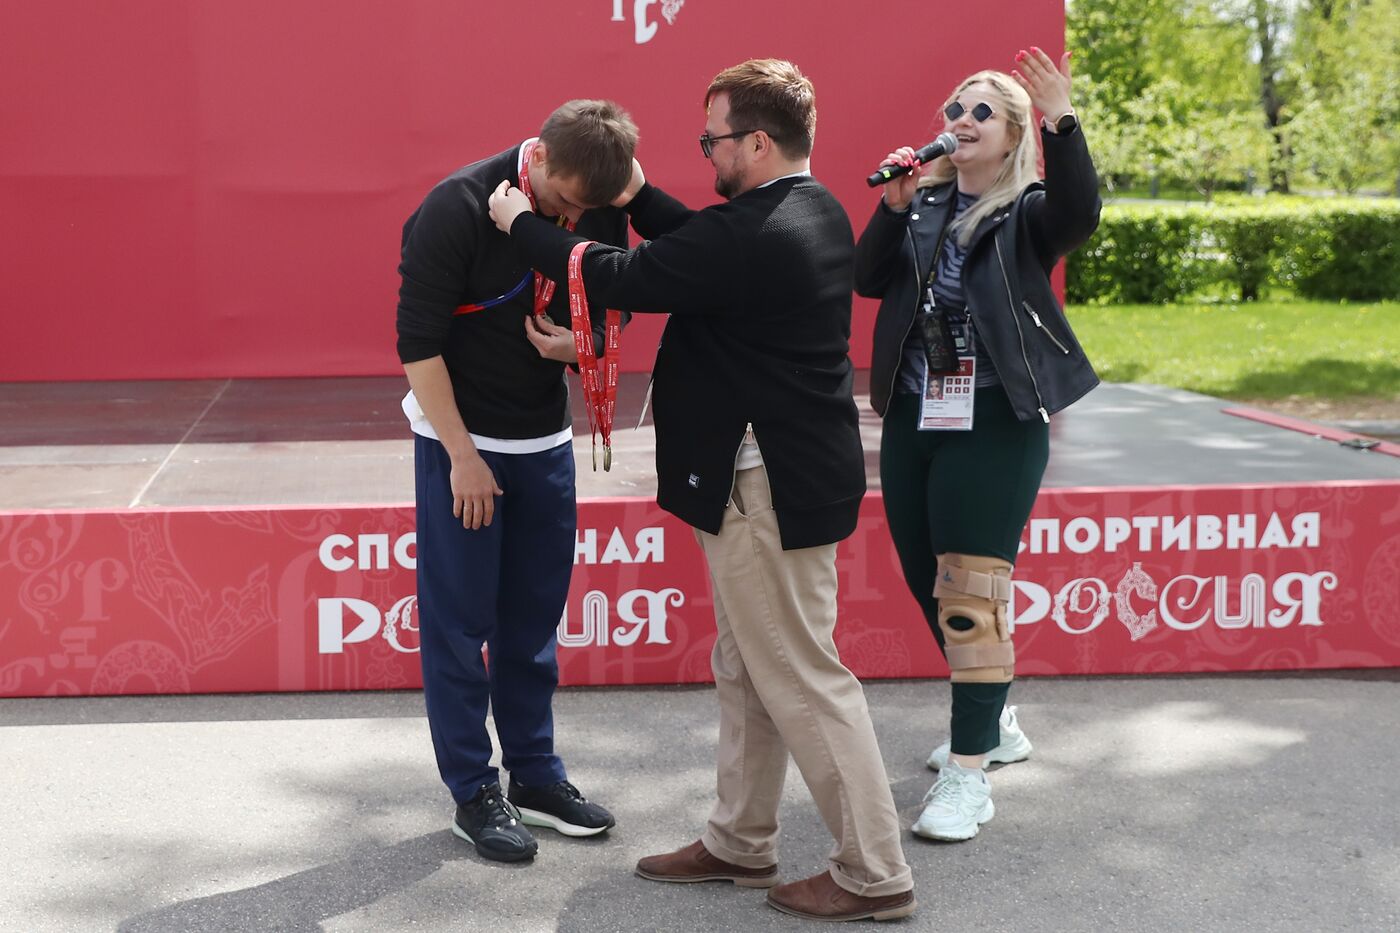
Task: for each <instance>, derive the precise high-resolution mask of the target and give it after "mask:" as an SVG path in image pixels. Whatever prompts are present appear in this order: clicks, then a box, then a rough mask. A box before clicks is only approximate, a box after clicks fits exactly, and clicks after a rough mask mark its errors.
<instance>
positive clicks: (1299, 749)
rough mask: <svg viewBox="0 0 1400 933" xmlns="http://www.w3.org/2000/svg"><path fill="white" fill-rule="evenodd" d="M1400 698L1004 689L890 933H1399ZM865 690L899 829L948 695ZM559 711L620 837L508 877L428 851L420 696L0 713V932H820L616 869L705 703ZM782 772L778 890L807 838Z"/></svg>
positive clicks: (637, 692) (697, 785)
mask: <svg viewBox="0 0 1400 933" xmlns="http://www.w3.org/2000/svg"><path fill="white" fill-rule="evenodd" d="M929 647H930V650H932V646H931V645H930V646H929ZM1397 679H1400V672H1395V671H1389V672H1386V671H1380V672H1370V673H1359V674H1352V675H1345V674H1311V675H1294V676H1279V675H1272V676H1265V675H1235V676H1230V677H1209V676H1200V677H1188V678H1179V677H1151V678H1141V679H1117V678H1099V679H1078V678H1064V679H1053V680H1043V679H1042V680H1023V681H1021V682H1019V683H1018V684H1017V686H1016V688H1015V690H1014V691H1013V695H1012V696H1013V700H1015V701H1016V702H1018V703H1019V704H1020V718H1021V720H1022V722H1023V724H1024V726H1025V728H1026V731H1027V734H1028V735H1029V736H1030V737H1031V739H1032V740H1033V741H1034V743H1035V752H1034V754H1033V756H1032V758H1031V759H1030V760H1029V761H1027V762H1023V763H1020V764H1016V765H1010V766H1006V767H1003V768H1000V769H997V770H994V771H993V772H992V773H991V779H992V783H993V787H994V799H995V801H996V806H997V815H996V817H995V819H993V820H992V821H991V822H990V823H988V824H987V825H986V827H985V828H984V829H983V830H982V833H981V834H980V835H979V836H978V837H977V838H976V839H974V840H973V841H971V842H967V843H961V844H954V845H945V844H935V843H929V842H925V841H923V840H919V839H916V838H914V837H913V836H912V835H910V834H909V833H908V832H907V830H906V832H905V834H904V845H905V854H906V857H907V858H908V860H909V862H910V864H911V866H912V867H913V871H914V879H915V884H916V893H917V897H918V900H919V903H920V909H919V911H918V913H916V914H915V915H914V916H913V917H911V918H909V919H908V920H906V921H901V922H898V923H895V924H891V925H890V928H891V929H894V930H928V931H935V930H937V931H946V930H973V929H981V930H1026V931H1046V930H1054V931H1060V930H1074V931H1079V930H1083V931H1099V930H1132V931H1159V930H1161V931H1177V930H1190V931H1196V930H1228V931H1232V933H1234V931H1246V933H1248V931H1272V930H1288V931H1298V930H1308V931H1310V930H1395V929H1400V807H1397V806H1396V797H1395V775H1396V773H1397V772H1400V728H1397V727H1400V702H1397V689H1398V688H1400V684H1397ZM866 691H867V695H868V697H869V699H870V703H871V707H872V711H873V716H874V719H875V723H876V728H877V731H878V732H879V736H880V743H881V747H882V750H883V753H884V758H885V762H886V766H887V768H888V770H889V777H890V783H891V787H892V789H893V792H894V797H895V802H896V804H897V806H898V807H899V810H900V814H901V820H902V821H903V822H904V823H905V824H906V826H907V825H908V823H910V822H912V820H913V819H914V818H915V816H916V815H917V812H918V808H919V801H920V797H921V796H922V795H923V793H924V791H925V789H926V788H927V786H928V784H929V783H930V781H931V778H932V775H931V773H930V772H928V771H926V770H925V769H924V766H923V759H924V756H925V755H926V754H927V752H928V749H929V746H930V745H931V744H933V743H934V742H936V741H938V740H939V738H940V736H941V734H942V732H943V727H944V724H946V722H947V714H948V707H947V697H948V691H947V686H946V684H945V683H943V682H935V681H930V682H912V681H906V682H889V681H886V682H877V683H871V684H869V685H867V687H866ZM555 708H556V714H557V720H558V733H559V747H560V750H561V752H562V753H563V754H564V755H565V757H566V760H567V762H568V763H569V766H570V772H571V777H572V778H573V779H574V780H575V781H576V782H577V783H578V784H579V785H580V786H582V787H583V788H584V790H585V792H587V793H588V794H590V795H591V796H592V797H594V798H596V799H598V800H600V801H602V802H605V803H606V804H607V805H609V806H610V807H611V808H612V809H613V810H614V811H615V812H616V814H617V816H618V827H617V829H616V830H614V831H613V832H612V833H611V834H610V835H609V836H608V837H606V838H599V839H592V840H569V839H565V838H563V837H561V836H558V835H555V834H553V833H551V832H548V831H545V830H541V848H540V855H539V857H538V858H537V859H536V861H535V862H534V864H530V865H516V866H506V865H501V864H498V863H490V862H485V861H482V860H481V859H479V858H478V857H477V856H476V855H475V853H474V852H472V851H471V850H470V848H469V847H468V846H467V845H466V844H465V843H463V842H461V841H460V840H457V839H456V838H455V837H453V836H452V835H451V834H450V832H449V831H448V830H447V821H448V819H449V818H450V814H451V808H450V804H449V801H448V798H447V794H446V792H445V791H444V789H443V788H442V786H441V784H440V783H439V782H438V779H437V774H436V770H435V767H434V764H433V759H432V752H431V746H430V743H429V739H428V731H427V727H426V725H425V723H424V720H423V716H422V697H421V696H420V695H419V694H417V693H397V694H328V695H282V696H223V697H167V698H120V699H38V700H5V701H0V749H3V752H4V761H5V765H6V766H5V767H4V768H3V769H0V797H2V798H3V800H4V806H3V807H0V838H3V839H4V840H5V842H4V845H3V846H0V876H3V878H4V881H3V882H0V930H3V931H7V933H11V931H12V933H46V931H55V933H72V931H88V930H93V931H97V930H114V929H115V930H121V931H127V933H136V931H142V933H157V931H159V933H193V931H216V930H217V931H315V930H327V931H347V933H348V931H367V933H368V931H373V933H384V931H408V930H421V931H463V930H468V931H478V930H491V931H510V933H515V931H537V930H564V931H624V930H625V931H632V930H668V931H688V930H725V931H728V930H736V931H739V930H742V931H763V930H773V931H783V930H797V929H814V928H817V929H819V928H825V925H818V924H811V923H804V922H802V921H798V920H796V919H794V918H791V917H788V916H786V915H782V914H779V913H777V912H776V911H773V910H771V909H770V908H768V907H766V906H765V905H764V904H763V893H762V892H759V891H752V890H740V889H736V888H734V887H733V886H731V885H724V884H706V885H662V884H657V883H655V882H648V881H643V880H641V879H639V878H636V877H634V876H633V875H632V866H633V864H634V863H635V862H636V860H637V858H639V857H640V856H642V855H645V854H649V853H651V852H654V851H658V850H662V849H666V848H670V847H675V846H679V845H683V844H685V843H688V842H690V841H691V840H692V839H694V838H695V836H696V835H697V833H698V832H699V830H700V827H701V825H702V823H703V820H704V818H705V816H706V814H707V812H708V806H709V801H710V797H711V794H712V792H713V771H712V768H713V763H712V757H713V754H714V745H715V739H716V709H715V702H714V697H713V693H712V691H711V690H710V688H706V687H677V688H664V689H657V688H630V689H613V688H609V689H601V688H599V689H571V690H564V691H561V693H560V695H559V696H558V698H557V702H556V706H555ZM788 778H789V779H788V787H787V793H786V794H785V797H784V800H783V805H782V807H783V808H782V821H783V835H782V851H781V861H782V865H781V871H782V874H783V877H784V878H786V879H790V880H791V879H797V878H801V877H805V876H806V875H808V874H811V873H814V872H816V871H819V870H821V869H822V867H823V866H824V864H825V863H824V859H825V856H826V851H827V849H828V847H829V845H830V837H829V836H828V835H827V833H826V831H825V829H824V828H823V827H822V825H821V823H820V821H819V820H818V818H817V815H816V812H815V810H814V809H813V807H812V806H811V802H810V797H809V796H808V794H807V791H806V789H805V787H803V786H802V784H801V782H800V780H799V779H798V777H797V774H796V770H795V769H790V772H789V776H788Z"/></svg>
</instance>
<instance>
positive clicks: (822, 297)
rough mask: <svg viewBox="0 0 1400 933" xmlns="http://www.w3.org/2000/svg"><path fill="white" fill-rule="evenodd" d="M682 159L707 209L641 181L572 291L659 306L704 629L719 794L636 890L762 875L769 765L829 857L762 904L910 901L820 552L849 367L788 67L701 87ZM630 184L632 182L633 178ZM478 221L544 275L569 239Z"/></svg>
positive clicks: (842, 436)
mask: <svg viewBox="0 0 1400 933" xmlns="http://www.w3.org/2000/svg"><path fill="white" fill-rule="evenodd" d="M705 102H706V105H707V110H708V118H707V120H706V122H705V134H704V135H703V136H701V137H700V148H701V151H702V152H703V153H704V155H705V156H706V157H707V158H709V160H710V162H711V164H712V165H713V166H714V169H715V189H716V191H718V192H719V194H721V195H722V196H723V197H725V198H726V199H727V201H726V202H725V203H723V204H719V205H716V206H714V207H710V208H706V209H705V210H702V211H691V210H689V209H687V208H686V207H685V206H684V205H682V204H680V203H679V202H677V201H675V200H674V199H672V198H670V197H669V196H667V195H666V194H664V193H663V192H662V191H661V190H659V189H658V188H655V187H653V186H651V185H641V186H640V190H639V191H638V193H637V194H636V195H635V196H634V197H632V198H631V200H630V201H629V202H628V203H627V205H626V210H627V213H628V214H629V215H630V217H631V219H632V226H633V227H634V228H635V229H636V230H637V232H638V233H640V234H641V235H642V236H644V237H647V238H648V240H649V242H647V243H644V244H643V245H642V246H640V247H638V248H637V249H634V250H630V251H629V250H626V249H622V248H619V247H616V246H609V245H605V244H595V245H592V246H590V247H588V248H587V250H586V252H585V253H584V256H583V262H582V269H583V280H584V285H585V286H586V288H587V292H588V295H589V297H590V299H592V300H597V301H601V302H603V303H605V304H606V305H607V306H608V307H611V308H619V309H622V310H624V311H632V312H646V313H667V312H669V313H670V314H671V318H670V320H669V321H668V322H667V324H666V330H665V333H664V335H663V336H662V341H661V348H660V350H659V351H658V352H657V357H656V370H655V383H654V399H655V412H656V471H657V478H658V494H657V500H658V502H659V504H660V505H661V506H662V507H663V508H665V509H666V510H668V511H670V512H672V513H674V514H675V515H677V516H679V517H680V518H682V519H684V520H685V521H687V522H689V523H690V524H691V525H693V526H694V527H695V529H696V536H697V538H698V539H699V541H700V545H701V548H702V549H703V551H704V553H705V558H706V561H707V562H708V564H709V568H710V577H711V582H712V584H713V588H714V596H715V621H716V625H717V629H718V635H717V638H716V641H715V648H714V652H713V656H712V666H713V669H714V674H715V682H716V688H717V694H718V697H719V701H720V730H719V734H720V740H719V741H720V744H719V749H718V780H717V791H718V800H717V802H716V804H715V808H714V810H713V812H712V813H711V815H710V819H709V823H708V825H707V826H706V828H705V830H704V833H703V834H702V836H701V838H700V839H699V840H698V841H696V842H694V843H692V844H691V845H689V846H687V847H685V848H683V849H680V850H678V851H676V852H671V853H667V854H665V855H657V856H649V857H647V858H644V859H642V860H641V861H640V862H639V863H638V864H637V873H638V874H640V875H641V876H642V877H644V878H650V879H652V880H655V881H673V882H690V881H710V880H715V881H732V882H734V883H735V884H739V885H744V886H748V887H772V886H773V885H774V884H775V883H776V882H777V841H778V802H779V799H780V798H781V796H782V788H783V777H784V773H785V772H786V770H787V759H788V754H789V752H790V753H791V754H792V757H793V758H794V759H795V760H796V762H797V766H798V768H799V769H800V770H801V772H802V777H803V779H804V780H805V781H806V782H807V786H808V787H809V788H810V789H811V791H812V796H813V798H814V799H815V801H816V804H817V808H818V810H819V811H820V812H821V815H822V818H823V820H824V821H825V822H826V825H827V828H828V829H830V830H831V833H832V835H833V836H835V838H836V843H835V846H834V847H833V849H832V852H831V859H830V865H829V868H828V870H827V871H823V872H821V873H819V874H817V875H815V876H813V877H811V878H808V879H806V880H804V881H797V882H793V883H790V884H785V885H781V886H779V887H776V888H773V890H772V891H770V893H769V895H768V902H769V903H770V904H771V905H772V906H774V907H776V908H778V909H780V910H783V911H786V912H789V913H794V914H798V915H799V916H805V917H811V918H816V919H825V920H855V919H861V918H875V919H886V918H891V917H900V916H905V915H906V914H909V913H911V912H912V911H913V910H914V897H913V890H912V889H913V883H912V879H911V876H910V872H909V867H908V865H907V864H906V863H905V861H904V855H903V852H902V850H901V848H900V838H899V837H900V829H899V824H898V821H897V816H896V813H895V808H894V801H893V799H892V798H891V795H890V790H889V783H888V780H887V778H886V775H885V769H884V765H883V764H882V762H881V760H880V749H879V747H878V745H877V744H876V740H875V731H874V728H873V727H872V725H871V722H870V713H869V710H868V709H867V707H866V703H865V695H864V693H863V692H862V690H861V686H860V682H859V681H858V680H856V678H855V676H854V675H853V674H851V672H850V671H849V670H847V669H846V667H845V666H844V665H842V664H841V662H840V659H839V658H838V656H837V652H836V645H835V641H834V638H833V633H834V629H835V625H836V566H835V558H836V543H837V542H838V541H840V540H841V539H843V538H845V537H847V536H848V535H849V534H850V533H851V532H852V531H853V530H854V529H855V525H856V517H857V512H858V510H859V507H860V500H861V497H862V496H863V495H864V492H865V469H864V457H863V455H862V452H861V444H860V433H859V431H858V422H857V414H856V406H855V402H854V400H853V399H852V395H851V378H852V367H851V361H850V358H849V356H848V349H849V338H850V324H851V287H852V276H853V257H854V239H853V237H852V234H851V226H850V222H849V220H848V219H847V217H846V213H845V211H844V210H843V209H842V207H841V205H840V204H839V203H838V202H837V200H836V199H835V198H834V197H833V196H832V195H831V193H830V192H828V191H827V190H826V188H824V187H823V186H822V185H821V184H819V183H818V182H816V181H815V180H814V179H813V178H812V177H811V175H810V173H809V170H808V166H809V159H810V154H811V150H812V136H813V132H814V130H815V126H816V108H815V103H814V96H813V91H812V85H811V82H810V81H808V80H807V79H806V78H805V77H803V75H802V74H801V72H799V71H798V70H797V68H796V67H794V66H793V65H792V64H791V63H789V62H783V61H776V60H771V59H769V60H760V61H750V62H745V63H743V64H742V65H737V66H735V67H733V68H730V69H727V70H726V71H723V72H721V73H720V74H719V75H718V76H717V77H716V78H715V80H714V81H713V82H712V83H711V84H710V87H709V89H708V91H707V92H706V95H705ZM639 181H640V179H634V183H633V186H634V187H636V186H637V185H638V183H639ZM491 214H492V217H493V219H494V220H495V221H496V223H497V226H499V227H500V228H501V229H502V230H505V231H507V232H509V233H510V234H511V237H512V239H514V240H515V242H516V244H517V246H518V247H519V249H520V251H521V253H522V255H524V256H525V257H526V258H528V260H529V261H530V262H531V264H533V265H534V266H535V268H537V269H539V270H541V271H543V272H544V273H545V274H546V275H549V276H554V277H560V276H563V275H564V274H565V267H566V262H567V260H568V257H569V254H570V252H571V251H572V249H573V247H574V246H575V245H576V244H577V243H579V242H581V238H580V236H577V235H572V234H569V233H567V232H565V231H562V230H559V229H558V228H557V227H555V226H553V225H551V224H549V223H548V222H546V221H544V220H543V219H541V218H539V217H537V216H535V215H534V214H532V213H531V212H530V205H529V202H528V200H527V199H525V198H524V196H523V195H522V194H521V193H520V192H519V191H515V190H512V189H511V188H510V186H509V185H507V184H502V185H501V186H500V187H499V188H498V189H497V191H496V192H495V193H494V194H493V195H492V197H491Z"/></svg>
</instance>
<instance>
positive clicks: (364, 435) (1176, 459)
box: [0, 371, 1400, 510]
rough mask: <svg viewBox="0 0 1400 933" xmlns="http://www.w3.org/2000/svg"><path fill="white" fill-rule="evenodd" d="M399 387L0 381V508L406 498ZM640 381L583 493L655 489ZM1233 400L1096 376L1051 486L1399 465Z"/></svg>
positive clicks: (867, 416)
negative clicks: (1243, 408) (602, 467)
mask: <svg viewBox="0 0 1400 933" xmlns="http://www.w3.org/2000/svg"><path fill="white" fill-rule="evenodd" d="M867 385H868V373H866V372H864V371H863V372H861V373H859V374H858V377H857V402H858V403H859V405H860V411H861V434H862V438H863V440H864V443H865V454H866V476H867V477H868V479H869V483H870V488H871V489H873V490H874V489H879V486H880V469H879V458H880V424H879V419H878V418H877V417H876V416H875V413H874V412H873V411H871V410H870V406H869V404H868V394H867V393H868V390H867ZM406 391H407V383H406V382H405V381H404V380H403V379H402V378H401V377H385V378H363V379H261V380H255V379H230V380H197V381H189V382H73V383H10V384H0V509H7V510H26V509H57V508H81V509H126V508H142V507H163V508H176V507H188V508H211V507H218V506H265V505H279V506H293V505H326V504H350V505H362V504H366V503H400V502H410V501H412V499H413V442H412V436H411V435H410V434H409V432H408V427H407V424H406V422H405V421H404V417H403V413H402V411H400V409H399V400H400V399H401V398H402V397H403V394H404V392H406ZM645 393H646V376H645V375H643V374H638V373H624V374H623V375H622V379H621V383H620V385H619V388H618V416H617V430H616V435H615V440H616V447H615V450H614V466H613V470H612V471H611V472H602V471H598V472H594V471H592V470H591V469H589V462H590V460H589V438H588V436H587V433H586V426H587V420H586V418H585V417H584V414H583V409H582V407H581V405H580V403H579V397H578V396H579V393H577V392H575V393H574V407H575V411H574V423H575V426H576V431H581V432H582V433H581V434H580V435H579V436H576V437H575V442H574V446H575V450H576V452H577V454H578V464H579V474H578V475H579V496H580V497H583V498H587V497H605V496H654V495H655V494H656V474H655V470H654V464H653V461H652V452H653V450H654V444H655V438H654V435H653V433H652V426H651V421H650V415H648V418H647V422H646V423H645V424H644V425H642V426H641V427H640V428H637V427H636V425H637V419H638V416H639V414H640V410H641V405H642V399H643V397H644V395H645ZM1231 408H1233V406H1231V405H1230V403H1228V402H1224V401H1221V400H1220V399H1215V398H1210V397H1208V396H1203V395H1196V394H1194V393H1190V392H1182V391H1179V390H1175V389H1169V388H1164V387H1161V386H1149V385H1132V384H1118V385H1103V386H1100V387H1099V388H1098V389H1096V390H1094V391H1093V392H1091V393H1090V394H1089V395H1088V396H1087V397H1086V398H1085V399H1084V400H1083V401H1081V402H1080V403H1079V404H1077V405H1075V406H1074V407H1072V408H1070V409H1069V410H1067V411H1066V412H1064V413H1063V414H1061V415H1059V416H1057V417H1056V418H1055V419H1054V421H1053V423H1052V425H1051V428H1052V443H1053V453H1052V456H1051V460H1050V469H1049V471H1048V472H1047V474H1046V477H1045V485H1046V486H1047V487H1086V486H1087V487H1101V486H1143V485H1169V486H1180V485H1214V484H1221V483H1260V482H1269V483H1279V484H1287V483H1311V482H1324V481H1338V480H1376V479H1397V478H1400V457H1387V456H1383V455H1378V454H1379V453H1381V452H1377V451H1369V452H1368V451H1362V450H1357V449H1354V448H1347V447H1343V446H1341V445H1340V444H1339V443H1338V442H1337V441H1336V440H1327V439H1319V438H1317V437H1315V436H1313V435H1310V434H1306V433H1300V432H1298V431H1293V430H1280V429H1279V427H1278V426H1276V425H1274V424H1269V423H1265V422H1259V421H1250V420H1247V419H1242V418H1240V417H1236V416H1231V415H1227V414H1224V411H1225V410H1227V409H1231ZM579 426H582V428H580V427H579ZM1318 430H1319V431H1321V430H1324V426H1319V427H1318ZM1343 433H1344V434H1346V436H1356V435H1351V434H1350V433H1349V432H1343ZM1395 453H1397V454H1400V448H1397V449H1396V450H1395Z"/></svg>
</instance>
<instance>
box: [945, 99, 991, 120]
mask: <svg viewBox="0 0 1400 933" xmlns="http://www.w3.org/2000/svg"><path fill="white" fill-rule="evenodd" d="M967 112H968V111H967V108H966V107H964V106H963V105H962V103H961V102H959V101H956V100H955V101H953V102H952V103H951V104H949V105H948V106H946V107H944V108H943V116H945V117H947V118H948V122H949V123H952V122H953V121H954V120H956V119H957V118H958V117H960V116H962V115H963V114H965V113H967ZM994 113H996V111H995V110H993V109H992V105H991V104H988V103H985V102H983V103H980V104H978V105H977V106H976V107H973V108H972V119H974V120H976V121H977V122H978V123H986V122H987V121H988V120H990V119H991V118H992V114H994Z"/></svg>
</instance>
